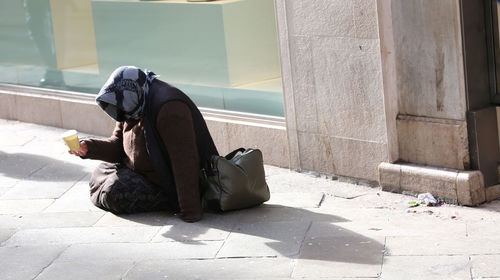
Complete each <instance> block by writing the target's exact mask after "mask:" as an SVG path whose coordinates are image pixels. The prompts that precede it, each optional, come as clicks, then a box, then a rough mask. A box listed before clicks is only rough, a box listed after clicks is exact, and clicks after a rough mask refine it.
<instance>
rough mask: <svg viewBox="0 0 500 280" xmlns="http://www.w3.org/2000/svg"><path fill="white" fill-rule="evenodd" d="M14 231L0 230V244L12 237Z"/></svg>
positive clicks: (11, 229) (8, 229)
mask: <svg viewBox="0 0 500 280" xmlns="http://www.w3.org/2000/svg"><path fill="white" fill-rule="evenodd" d="M16 231H17V229H13V228H0V244H2V242H4V241H5V240H7V239H9V238H10V237H11V236H12V235H14V233H16Z"/></svg>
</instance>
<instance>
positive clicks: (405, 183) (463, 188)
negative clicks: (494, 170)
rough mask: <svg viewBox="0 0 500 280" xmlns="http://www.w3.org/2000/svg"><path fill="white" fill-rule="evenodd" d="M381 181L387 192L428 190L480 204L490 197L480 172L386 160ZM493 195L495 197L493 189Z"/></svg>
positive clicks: (380, 177) (455, 199) (453, 198)
mask: <svg viewBox="0 0 500 280" xmlns="http://www.w3.org/2000/svg"><path fill="white" fill-rule="evenodd" d="M379 183H380V185H381V186H382V189H383V190H385V191H390V192H402V191H411V192H416V193H426V192H429V193H432V194H433V195H435V196H437V197H439V198H443V199H446V200H448V201H452V202H456V203H459V204H462V205H477V204H480V203H482V202H484V201H486V198H487V192H486V191H485V187H484V180H483V175H482V173H481V172H480V171H463V170H455V169H439V168H434V167H427V166H419V165H413V164H391V163H385V162H384V163H381V164H380V165H379ZM488 189H490V188H488ZM492 190H493V189H492ZM499 194H500V192H499ZM490 196H491V197H493V196H494V194H493V191H492V192H491V194H490Z"/></svg>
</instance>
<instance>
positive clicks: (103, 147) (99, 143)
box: [81, 122, 124, 163]
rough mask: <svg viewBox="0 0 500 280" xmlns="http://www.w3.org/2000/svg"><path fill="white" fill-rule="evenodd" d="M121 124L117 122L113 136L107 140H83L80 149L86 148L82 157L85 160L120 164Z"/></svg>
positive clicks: (121, 148)
mask: <svg viewBox="0 0 500 280" xmlns="http://www.w3.org/2000/svg"><path fill="white" fill-rule="evenodd" d="M122 130H123V123H120V122H117V123H116V126H115V129H114V131H113V134H112V135H111V137H109V138H107V139H97V138H91V139H85V140H82V141H81V143H84V144H83V145H81V146H82V147H85V146H86V148H87V151H86V153H85V154H84V155H83V156H82V158H85V159H96V160H102V161H106V162H111V163H115V162H121V160H122V158H123V154H124V152H123V134H122V133H123V131H122Z"/></svg>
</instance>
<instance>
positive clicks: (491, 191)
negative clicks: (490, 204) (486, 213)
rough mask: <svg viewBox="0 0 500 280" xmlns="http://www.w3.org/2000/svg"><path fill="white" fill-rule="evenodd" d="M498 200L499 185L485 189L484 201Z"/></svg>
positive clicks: (499, 193)
mask: <svg viewBox="0 0 500 280" xmlns="http://www.w3.org/2000/svg"><path fill="white" fill-rule="evenodd" d="M498 198H500V185H495V186H490V187H487V188H486V200H487V201H493V200H495V199H498Z"/></svg>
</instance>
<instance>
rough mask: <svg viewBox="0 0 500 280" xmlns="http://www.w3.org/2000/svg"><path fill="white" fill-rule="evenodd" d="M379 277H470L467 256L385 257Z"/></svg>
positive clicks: (459, 279)
mask: <svg viewBox="0 0 500 280" xmlns="http://www.w3.org/2000/svg"><path fill="white" fill-rule="evenodd" d="M381 279H384V280H400V279H414V280H417V279H418V280H424V279H439V280H463V279H470V264H469V258H468V256H419V257H417V256H412V257H408V256H400V257H399V256H398V257H385V258H384V265H383V267H382V274H381Z"/></svg>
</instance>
